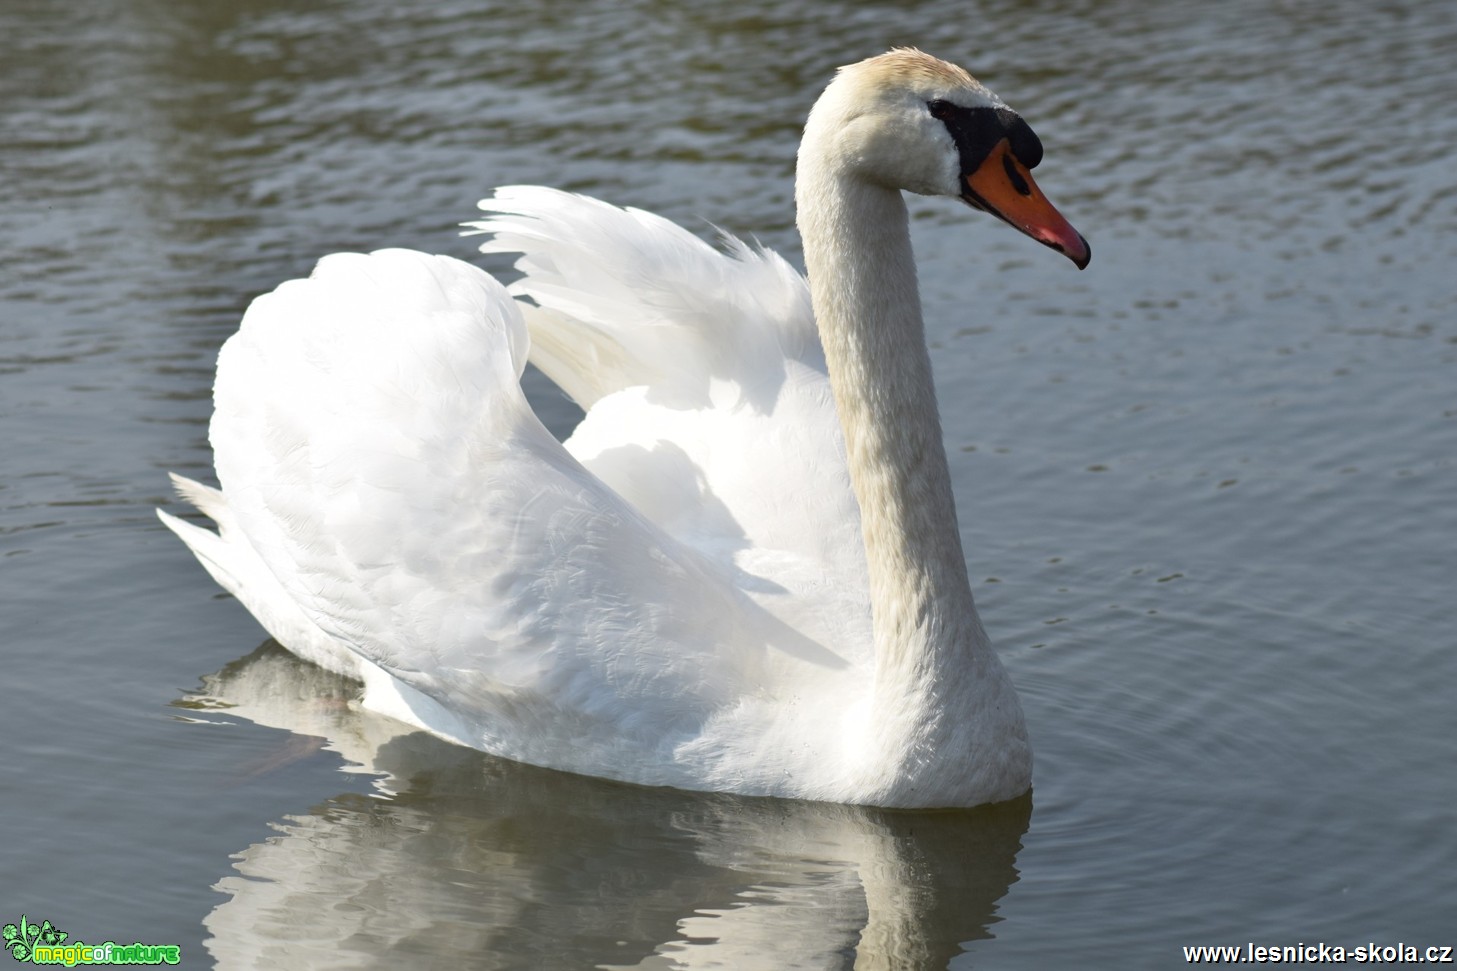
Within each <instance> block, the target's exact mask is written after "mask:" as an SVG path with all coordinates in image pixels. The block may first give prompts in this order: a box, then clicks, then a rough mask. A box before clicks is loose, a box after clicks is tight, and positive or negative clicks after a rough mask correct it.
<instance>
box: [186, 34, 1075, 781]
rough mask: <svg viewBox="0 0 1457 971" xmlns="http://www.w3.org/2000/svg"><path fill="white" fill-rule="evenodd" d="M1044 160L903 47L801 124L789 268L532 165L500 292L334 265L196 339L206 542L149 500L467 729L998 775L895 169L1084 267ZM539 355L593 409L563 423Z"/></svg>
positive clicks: (372, 699) (336, 648)
mask: <svg viewBox="0 0 1457 971" xmlns="http://www.w3.org/2000/svg"><path fill="white" fill-rule="evenodd" d="M1040 152H1041V148H1040V145H1038V144H1037V143H1036V138H1035V136H1033V135H1032V134H1031V130H1030V129H1028V128H1027V127H1026V125H1025V123H1023V122H1022V121H1021V119H1020V118H1018V117H1017V116H1016V115H1015V114H1014V113H1013V112H1011V110H1010V109H1008V108H1007V107H1006V106H1005V104H1003V103H1002V102H1001V101H999V100H998V99H997V98H996V97H995V95H993V94H992V93H991V92H990V91H988V90H987V89H986V88H984V87H983V86H982V85H980V84H979V83H978V82H976V81H974V80H973V79H972V78H971V77H970V76H969V75H967V74H966V73H965V72H964V71H962V70H961V69H960V68H956V67H953V66H951V65H949V64H946V63H944V62H941V61H938V60H936V59H935V58H932V57H929V56H928V55H925V54H921V53H920V52H917V51H909V50H898V51H892V52H891V53H889V54H885V55H882V56H880V57H878V58H872V59H870V60H868V61H864V62H861V63H859V64H855V65H852V66H850V67H848V68H844V69H842V70H841V72H840V73H839V75H838V76H837V77H836V79H835V80H834V81H833V82H832V83H831V84H830V86H829V87H828V88H827V89H826V91H825V93H824V94H823V95H822V96H821V98H820V99H819V101H818V102H817V104H816V106H815V108H814V109H813V111H812V112H811V114H810V118H809V121H808V124H807V126H806V131H805V137H804V141H803V145H802V147H801V150H800V156H799V174H798V179H797V207H798V213H799V216H798V218H799V224H800V228H801V232H802V235H803V237H804V244H805V259H806V264H807V267H808V283H806V280H805V278H803V277H801V276H800V275H799V274H798V273H796V272H795V271H794V270H793V269H791V268H790V267H789V265H788V264H787V263H785V262H784V261H783V260H782V259H780V258H779V257H778V256H776V255H775V254H773V253H771V252H767V251H761V250H757V249H753V248H751V247H748V246H746V245H744V244H743V243H740V242H738V241H737V240H733V239H729V240H728V241H727V243H726V249H725V250H724V251H720V250H716V249H714V248H713V247H710V246H709V245H707V244H705V243H703V242H702V241H700V240H698V239H697V238H696V237H694V236H692V235H690V234H689V233H687V232H685V231H684V230H682V229H680V228H678V227H677V226H674V225H673V224H671V223H668V222H666V221H664V220H662V219H660V218H658V217H656V216H653V215H650V214H648V213H644V212H641V211H637V210H632V209H619V208H616V207H613V206H609V205H606V204H604V203H601V202H597V201H595V200H592V199H588V198H585V197H581V196H576V195H570V194H567V193H563V192H558V191H555V190H551V189H544V188H537V187H512V188H505V189H500V190H497V192H496V193H495V195H494V196H492V197H491V198H489V199H486V200H484V201H483V202H482V203H481V208H482V209H483V210H484V211H485V213H486V216H485V218H484V219H482V220H481V221H479V222H477V223H474V224H472V226H473V228H474V229H475V230H477V231H480V232H482V233H486V234H488V236H489V239H488V241H487V242H486V243H485V244H484V245H483V246H482V247H481V248H482V250H484V251H487V252H513V253H520V254H522V256H521V257H520V259H519V261H518V263H517V267H518V269H519V270H521V271H522V273H523V277H522V279H520V280H519V281H518V282H516V283H514V284H512V285H511V287H509V288H507V287H503V286H502V285H501V284H500V283H498V282H497V281H496V280H494V279H493V278H492V277H491V276H489V275H488V274H486V273H485V272H483V271H481V270H479V269H477V268H475V267H473V266H471V265H469V264H467V263H464V262H461V261H458V260H455V259H452V258H449V257H445V256H429V255H425V254H422V253H416V252H411V251H405V250H384V251H380V252H376V253H372V254H368V255H360V254H336V255H333V256H328V257H325V258H324V259H323V260H322V261H321V262H320V263H319V265H318V267H317V268H316V269H315V271H314V273H313V275H312V276H311V277H309V278H308V279H306V280H295V281H292V282H289V283H285V284H283V285H282V286H281V287H279V288H278V289H277V290H276V291H274V292H273V293H271V294H268V295H265V296H263V297H260V298H258V299H257V300H256V301H254V303H253V304H252V306H251V307H250V308H249V310H248V312H247V314H246V316H245V317H244V320H243V323H242V326H241V328H240V330H239V331H238V333H237V334H235V335H234V336H233V337H232V338H231V339H229V340H228V342H227V343H226V345H225V346H224V347H223V349H222V352H221V353H220V355H219V360H218V373H217V381H216V386H215V413H214V417H213V420H212V425H211V432H210V437H211V442H212V445H213V449H214V452H215V456H216V466H217V473H218V479H219V481H220V482H221V484H222V488H221V490H218V489H213V488H210V487H207V486H204V485H200V484H198V483H195V482H191V481H189V480H185V479H181V478H177V477H174V478H177V482H178V485H179V488H180V490H181V492H182V493H183V495H184V496H185V497H186V498H188V499H189V500H191V501H192V502H193V503H194V504H195V505H197V506H198V507H199V508H200V509H201V510H202V511H203V512H204V513H206V514H207V515H209V516H210V517H211V518H212V519H213V520H214V521H215V522H216V523H217V525H218V532H217V533H213V532H211V531H208V530H205V529H202V528H200V527H198V526H195V525H192V524H190V523H187V522H183V521H181V520H179V519H177V518H175V517H172V516H169V515H167V514H166V513H161V515H162V518H163V520H164V522H166V523H167V525H168V526H169V527H171V528H172V529H173V530H174V531H175V532H176V533H177V534H178V535H179V536H180V537H181V538H182V539H183V540H184V541H185V542H186V543H187V545H188V546H189V547H190V548H191V549H192V551H193V552H194V553H195V554H196V555H197V557H198V559H199V560H200V561H201V562H202V563H203V565H204V566H205V567H206V568H207V569H208V570H209V572H210V573H211V574H212V575H213V577H214V578H215V579H216V580H217V581H218V582H219V583H221V584H222V586H224V587H225V588H226V589H228V590H229V591H231V592H232V593H233V594H235V595H236V596H237V597H238V598H239V599H240V600H241V601H242V602H243V603H244V605H245V606H247V607H248V609H249V610H250V611H252V613H253V614H254V615H255V616H256V617H257V618H258V620H259V621H260V622H261V623H262V624H263V626H264V627H265V628H267V629H268V631H269V632H270V633H271V634H273V636H274V637H276V638H277V639H278V640H279V641H280V642H281V643H283V644H284V645H285V646H287V647H288V648H290V649H291V650H292V651H294V652H295V653H296V654H298V655H299V656H300V657H303V658H304V659H306V660H309V661H312V662H314V663H317V664H319V665H321V666H323V667H326V668H329V669H331V670H334V671H337V672H339V673H342V674H345V675H348V676H350V677H354V678H358V679H359V680H361V681H363V682H364V685H365V693H364V702H363V703H364V704H365V705H366V706H367V707H370V708H374V709H377V710H379V711H382V712H384V713H386V714H390V715H393V716H395V717H397V718H399V719H401V720H402V721H405V722H407V723H409V724H411V725H415V726H418V727H421V728H424V729H427V730H429V731H431V732H434V733H435V734H437V735H440V736H442V737H445V738H447V739H450V740H452V741H455V742H458V743H461V744H464V745H469V746H473V747H475V748H478V749H482V750H485V751H488V752H492V753H495V754H498V755H501V756H504V757H507V758H511V759H516V760H519V761H524V762H529V763H534V764H538V765H544V766H548V767H552V768H557V769H562V770H566V771H571V772H577V773H584V774H588V775H595V776H603V777H608V778H614V779H619V780H624V781H628V782H634V783H640V784H646V785H664V786H675V787H679V788H687V789H703V790H723V791H733V792H739V793H745V794H758V795H770V796H783V797H792V798H803V799H815V800H826V801H834V802H848V803H864V804H874V805H883V806H966V805H975V804H978V803H983V802H991V801H997V800H1002V799H1008V798H1012V797H1015V796H1018V795H1020V794H1022V793H1023V792H1025V791H1026V790H1027V788H1028V787H1029V785H1030V781H1031V764H1032V763H1031V750H1030V747H1029V745H1028V740H1027V734H1026V728H1025V725H1024V722H1023V716H1022V711H1021V708H1020V706H1019V704H1018V700H1017V696H1016V692H1015V691H1014V689H1013V687H1012V685H1011V682H1010V680H1009V679H1008V677H1007V675H1006V672H1005V671H1004V669H1003V667H1002V665H1001V663H1000V662H999V660H998V659H997V656H996V654H995V653H994V651H993V650H992V648H991V646H990V644H989V642H988V640H987V637H986V634H985V633H984V631H983V630H982V626H981V624H980V621H979V620H978V618H977V615H976V610H975V607H974V605H973V602H972V595H971V589H970V585H969V583H968V580H967V575H966V566H965V561H964V558H963V554H962V549H961V544H960V539H959V533H958V530H957V526H956V516H955V508H954V506H953V502H952V494H951V484H950V476H949V473H948V471H947V465H946V456H945V452H944V449H943V447H942V444H941V432H940V425H939V419H938V416H937V410H936V403H935V395H934V389H933V386H932V382H931V369H930V362H929V358H928V354H927V350H926V345H925V341H924V336H923V333H922V324H921V316H920V306H919V298H918V295H917V290H916V283H915V268H914V264H913V262H912V257H911V251H910V242H909V233H908V229H907V224H906V223H907V217H906V209H905V205H904V202H903V201H902V199H901V191H902V190H903V189H904V190H909V191H913V192H919V193H932V194H941V195H950V196H954V197H960V198H962V199H964V200H965V201H967V202H968V203H970V204H971V205H973V206H974V207H976V208H981V209H988V210H990V211H992V212H993V213H995V214H996V215H998V216H999V217H1001V218H1003V219H1004V220H1006V221H1007V222H1010V223H1012V224H1013V225H1014V226H1016V227H1017V228H1019V229H1021V230H1023V231H1024V232H1027V233H1028V234H1029V235H1033V236H1034V237H1035V238H1037V239H1039V240H1040V241H1042V242H1044V243H1047V244H1048V245H1051V246H1054V247H1055V248H1058V249H1060V250H1062V251H1063V252H1065V253H1066V254H1067V255H1068V256H1070V257H1071V258H1072V259H1073V260H1074V262H1076V263H1077V264H1078V265H1079V266H1082V265H1084V264H1086V262H1087V258H1088V250H1087V244H1086V243H1085V242H1084V241H1083V240H1082V238H1081V237H1080V236H1078V235H1077V233H1076V232H1074V231H1073V230H1072V228H1071V227H1070V226H1068V225H1067V223H1066V222H1065V221H1064V220H1062V218H1061V216H1059V215H1057V213H1056V211H1055V210H1054V209H1052V207H1051V206H1050V204H1047V203H1046V201H1045V199H1043V198H1042V197H1041V195H1040V193H1039V192H1038V191H1037V190H1036V187H1035V184H1032V183H1031V181H1030V175H1029V174H1028V173H1027V169H1028V168H1030V167H1031V166H1032V165H1035V164H1036V162H1037V157H1038V156H1040ZM517 297H526V298H529V301H530V302H524V301H519V300H517V299H516V298H517ZM528 359H529V360H530V361H532V362H533V363H534V364H536V365H537V366H538V367H539V368H540V369H541V370H542V371H543V372H545V373H546V374H547V376H549V377H550V378H552V379H553V380H554V381H556V383H557V384H558V385H559V386H560V387H561V388H562V389H563V390H564V391H565V392H566V393H567V394H569V395H570V396H571V397H572V398H574V399H575V400H576V401H577V402H578V403H579V404H581V406H582V407H583V408H584V409H585V411H586V417H585V419H584V420H583V421H582V423H581V425H580V426H579V427H578V428H577V430H576V431H575V433H574V434H573V435H572V436H571V438H570V439H569V440H568V441H566V442H565V443H558V442H557V441H556V440H555V439H554V438H553V437H552V435H551V434H550V433H549V432H548V431H547V430H546V429H545V428H544V427H543V426H542V424H541V423H540V421H538V419H537V418H536V416H535V415H534V414H533V413H532V411H531V409H530V407H529V405H528V404H527V402H526V399H525V397H524V396H523V394H522V391H521V387H520V376H521V372H522V369H523V368H524V367H525V365H526V362H527V361H528Z"/></svg>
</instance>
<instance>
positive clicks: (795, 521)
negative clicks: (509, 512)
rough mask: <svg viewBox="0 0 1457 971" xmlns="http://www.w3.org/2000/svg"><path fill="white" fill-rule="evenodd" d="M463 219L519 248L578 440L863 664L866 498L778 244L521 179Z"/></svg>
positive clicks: (778, 608)
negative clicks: (748, 241) (578, 408)
mask: <svg viewBox="0 0 1457 971" xmlns="http://www.w3.org/2000/svg"><path fill="white" fill-rule="evenodd" d="M480 205H481V208H482V209H483V210H485V211H486V212H487V213H489V214H490V215H489V216H488V217H487V218H486V219H484V220H481V221H479V222H475V223H471V224H469V225H471V226H473V227H474V228H475V229H477V230H479V231H481V232H488V233H491V234H492V238H491V239H490V240H489V241H488V242H486V243H485V244H484V245H482V247H481V249H482V250H483V251H485V252H519V253H521V254H522V255H521V257H520V258H519V260H518V261H517V263H516V268H517V269H518V270H520V271H521V272H522V273H523V274H524V275H523V277H522V278H521V279H520V280H519V281H517V282H516V283H514V284H512V286H511V288H510V289H511V291H512V292H513V293H516V294H519V295H521V296H524V297H527V298H529V300H530V301H531V302H532V304H534V306H529V307H527V308H526V319H527V321H528V323H529V325H530V329H531V339H532V349H531V360H532V363H534V364H536V365H537V366H538V367H540V368H541V369H542V370H543V371H544V372H545V373H546V374H547V375H548V376H550V377H552V378H553V379H554V380H555V381H556V382H557V383H558V384H559V385H560V386H561V387H562V388H563V389H564V390H566V391H567V392H568V394H570V395H572V396H573V397H574V398H575V399H576V400H577V401H578V402H579V403H580V404H582V405H583V407H585V408H586V409H587V416H586V419H585V420H584V421H583V422H582V424H581V426H580V427H579V428H578V429H577V430H576V432H575V433H574V434H573V435H572V437H571V438H570V439H569V440H568V442H567V443H566V444H567V448H568V450H569V451H570V452H571V453H572V454H573V455H574V456H576V457H577V458H578V459H579V460H580V461H581V462H582V463H583V465H584V466H586V468H588V469H589V470H591V471H592V472H593V473H594V474H595V475H597V476H599V477H600V478H601V479H602V480H603V481H605V482H606V483H608V484H609V485H610V486H611V487H612V488H613V489H614V490H615V491H616V492H617V493H618V494H620V495H622V496H623V497H624V498H626V499H628V500H629V501H630V502H632V503H633V504H634V505H636V506H637V508H638V509H639V510H640V511H641V512H642V513H643V514H644V515H645V516H647V517H648V518H650V519H651V520H652V521H653V522H654V523H656V524H657V525H659V526H661V527H662V528H663V529H664V530H665V531H667V532H669V533H670V534H672V535H673V536H675V537H677V538H678V539H680V540H682V541H683V542H685V543H687V544H689V545H691V546H693V547H694V548H697V549H699V550H702V551H704V552H706V553H708V554H710V555H712V556H714V557H715V558H717V559H718V560H720V561H721V562H722V563H723V564H724V565H725V567H726V568H731V569H736V570H738V571H739V574H740V577H741V581H740V584H741V586H743V587H744V588H745V589H746V590H749V591H751V592H752V594H753V595H754V596H755V597H756V599H757V600H758V601H759V602H760V603H761V604H762V605H763V606H764V607H766V608H767V609H769V610H770V611H772V612H773V613H775V615H776V616H778V617H780V618H781V619H783V620H784V621H786V622H787V623H790V624H792V625H793V626H794V627H796V628H797V629H799V630H800V631H802V632H804V633H805V634H807V635H808V636H810V637H812V638H813V639H816V640H819V641H821V642H823V643H829V644H834V645H835V649H836V650H838V651H841V652H843V653H845V654H846V655H847V656H851V657H855V658H858V659H861V660H864V661H866V662H867V663H868V659H869V652H870V639H869V607H868V601H867V598H866V594H865V591H866V589H867V580H866V571H865V561H864V550H863V546H862V543H861V538H860V516H859V507H858V505H857V504H856V502H855V498H854V495H853V493H852V491H851V488H850V480H849V474H848V470H847V468H846V464H845V456H844V444H843V439H842V437H841V432H840V424H839V419H838V417H837V415H836V413H835V407H834V401H833V398H832V396H831V393H830V386H829V381H828V378H827V377H826V374H825V367H824V357H823V352H822V350H821V348H820V344H819V339H818V334H817V332H816V330H815V324H814V316H813V312H812V310H811V307H810V302H809V293H808V288H807V286H806V284H805V281H804V278H803V277H802V276H800V274H799V273H797V272H796V271H795V270H794V269H793V268H792V267H790V266H789V264H788V263H786V262H785V261H784V260H783V259H782V258H780V257H779V256H778V255H777V254H775V253H773V252H771V251H767V250H757V249H753V248H751V247H749V246H747V245H745V244H744V243H742V242H740V241H739V240H737V239H734V238H732V237H725V239H724V245H725V250H724V251H719V250H716V249H714V248H713V247H711V246H709V245H708V244H706V243H704V242H703V241H702V240H700V239H698V238H697V237H695V236H693V235H692V234H690V233H688V232H687V231H685V230H683V229H682V228H680V227H678V226H676V225H674V224H673V223H671V222H668V221H667V220H664V219H662V218H661V217H659V216H655V215H653V214H651V213H646V212H642V211H640V210H635V209H619V208H617V207H615V206H610V205H607V204H606V203H602V202H599V201H597V200H595V199H589V198H585V197H583V196H577V195H572V194H570V193H565V192H560V191H558V190H554V189H546V188H541V187H534V186H514V187H509V188H503V189H499V190H497V192H496V194H495V195H494V196H493V197H491V198H489V199H485V200H483V201H482V202H481V204H480Z"/></svg>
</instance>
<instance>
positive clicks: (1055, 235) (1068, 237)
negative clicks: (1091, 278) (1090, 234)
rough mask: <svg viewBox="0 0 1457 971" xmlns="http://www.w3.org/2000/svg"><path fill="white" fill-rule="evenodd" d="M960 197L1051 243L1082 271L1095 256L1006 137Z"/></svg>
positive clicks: (975, 173) (983, 162)
mask: <svg viewBox="0 0 1457 971" xmlns="http://www.w3.org/2000/svg"><path fill="white" fill-rule="evenodd" d="M961 198H962V199H963V200H965V201H966V203H967V205H969V206H972V207H974V208H976V209H982V210H985V211H986V212H989V213H991V214H992V215H993V216H996V217H997V218H998V219H1001V220H1002V221H1003V222H1006V223H1010V224H1011V225H1012V226H1015V227H1016V228H1017V229H1019V230H1021V231H1022V232H1024V233H1026V234H1027V235H1028V236H1031V237H1032V238H1033V239H1035V240H1037V242H1039V243H1042V244H1043V245H1044V246H1051V247H1052V248H1053V249H1055V250H1057V251H1058V252H1059V253H1062V254H1063V255H1064V256H1066V257H1067V258H1068V259H1070V260H1072V261H1073V263H1074V265H1076V266H1077V268H1078V269H1080V270H1081V269H1082V268H1083V267H1085V266H1087V265H1088V261H1089V260H1091V259H1092V258H1093V251H1092V250H1091V249H1090V248H1089V247H1088V241H1087V240H1085V239H1083V237H1082V234H1080V233H1079V232H1078V231H1077V230H1076V229H1073V228H1072V224H1071V223H1069V222H1068V221H1067V220H1066V219H1064V218H1062V213H1060V212H1058V211H1057V209H1056V208H1054V207H1053V205H1052V203H1050V202H1048V201H1047V197H1046V196H1044V195H1043V194H1042V190H1040V189H1038V188H1037V183H1036V182H1034V181H1033V180H1032V173H1031V172H1030V171H1028V169H1027V166H1025V165H1023V164H1022V163H1021V162H1019V161H1017V157H1016V156H1015V155H1013V154H1012V146H1011V145H1010V144H1008V142H1007V140H1006V139H1005V138H1004V139H1002V140H1001V141H1000V142H998V143H997V144H996V146H995V147H993V148H992V150H991V151H990V152H988V153H987V157H986V158H985V159H984V160H983V161H982V163H981V165H979V166H977V169H976V171H975V172H973V173H971V174H970V175H968V176H966V191H964V192H963V193H962V194H961Z"/></svg>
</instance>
